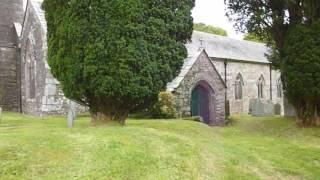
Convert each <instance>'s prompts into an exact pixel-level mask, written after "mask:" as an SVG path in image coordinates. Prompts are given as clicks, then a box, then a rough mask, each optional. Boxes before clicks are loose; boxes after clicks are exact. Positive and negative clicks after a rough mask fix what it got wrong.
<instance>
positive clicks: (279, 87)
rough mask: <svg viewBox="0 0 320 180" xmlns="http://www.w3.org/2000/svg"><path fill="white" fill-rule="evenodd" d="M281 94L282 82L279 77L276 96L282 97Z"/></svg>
mask: <svg viewBox="0 0 320 180" xmlns="http://www.w3.org/2000/svg"><path fill="white" fill-rule="evenodd" d="M282 94H283V92H282V82H281V78H279V79H278V80H277V97H278V98H282Z"/></svg>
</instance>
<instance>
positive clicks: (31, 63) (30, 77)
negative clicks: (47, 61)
mask: <svg viewBox="0 0 320 180" xmlns="http://www.w3.org/2000/svg"><path fill="white" fill-rule="evenodd" d="M24 59H25V61H24V66H25V67H24V69H25V72H24V76H25V82H24V84H25V89H26V97H27V98H28V99H34V98H35V97H36V92H35V91H36V62H35V58H34V55H33V53H32V48H31V43H30V41H29V39H28V40H27V45H26V52H25V58H24Z"/></svg>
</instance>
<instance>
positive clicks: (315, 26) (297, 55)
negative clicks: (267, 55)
mask: <svg viewBox="0 0 320 180" xmlns="http://www.w3.org/2000/svg"><path fill="white" fill-rule="evenodd" d="M319 35H320V21H319V22H314V23H312V24H311V26H308V27H306V26H305V25H295V26H294V27H292V28H290V30H289V31H288V35H287V36H286V39H285V43H284V51H283V52H284V58H283V60H282V61H281V66H280V67H281V72H282V74H283V81H284V84H285V85H286V87H285V89H286V95H287V97H288V98H289V99H291V103H292V104H293V105H294V106H295V107H297V108H296V110H297V111H296V113H297V115H298V116H299V117H302V118H300V119H299V124H302V125H305V126H320V36H319Z"/></svg>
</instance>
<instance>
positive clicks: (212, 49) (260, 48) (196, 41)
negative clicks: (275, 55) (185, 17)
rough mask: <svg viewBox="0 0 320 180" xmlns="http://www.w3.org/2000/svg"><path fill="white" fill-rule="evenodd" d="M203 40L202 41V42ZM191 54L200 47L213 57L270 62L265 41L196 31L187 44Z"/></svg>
mask: <svg viewBox="0 0 320 180" xmlns="http://www.w3.org/2000/svg"><path fill="white" fill-rule="evenodd" d="M201 42H202V43H201ZM186 47H187V49H188V53H189V55H190V56H192V55H193V54H196V53H197V51H198V50H199V48H200V47H202V48H205V50H206V52H207V53H208V55H209V56H210V57H211V58H212V57H214V58H222V59H232V60H237V61H247V62H256V63H268V64H269V63H270V62H269V61H268V60H267V58H266V57H265V54H266V53H267V51H268V48H267V46H266V45H265V44H263V43H256V42H251V41H243V40H235V39H232V38H228V37H224V36H218V35H213V34H209V33H204V32H199V31H194V32H193V35H192V42H191V43H188V44H186Z"/></svg>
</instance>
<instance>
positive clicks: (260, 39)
mask: <svg viewBox="0 0 320 180" xmlns="http://www.w3.org/2000/svg"><path fill="white" fill-rule="evenodd" d="M243 40H246V41H253V42H258V43H265V42H267V40H266V39H265V38H263V37H260V36H258V35H256V34H254V33H247V34H245V35H244V38H243Z"/></svg>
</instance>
